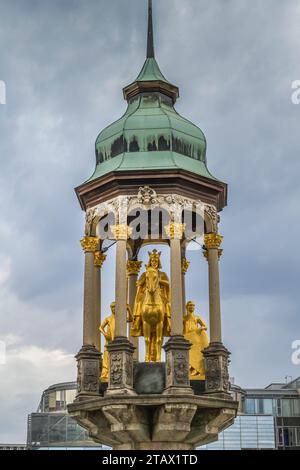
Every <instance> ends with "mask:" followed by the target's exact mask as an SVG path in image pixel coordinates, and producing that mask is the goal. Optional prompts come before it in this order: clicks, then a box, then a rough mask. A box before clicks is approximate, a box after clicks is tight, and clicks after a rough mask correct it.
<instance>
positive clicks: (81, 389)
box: [76, 237, 101, 400]
mask: <svg viewBox="0 0 300 470" xmlns="http://www.w3.org/2000/svg"><path fill="white" fill-rule="evenodd" d="M80 243H81V246H82V248H83V249H84V253H85V265H84V295H83V346H82V348H81V350H80V351H79V353H78V354H77V356H76V359H77V368H78V373H77V392H78V393H77V400H82V399H84V398H86V397H90V396H94V395H98V393H99V376H100V367H101V353H100V352H99V350H97V346H98V344H97V333H98V332H97V329H96V322H95V303H96V300H95V299H96V290H97V277H96V276H95V274H96V273H95V266H94V255H95V252H96V250H97V248H98V246H99V238H98V237H84V238H83V239H82V240H81V241H80Z"/></svg>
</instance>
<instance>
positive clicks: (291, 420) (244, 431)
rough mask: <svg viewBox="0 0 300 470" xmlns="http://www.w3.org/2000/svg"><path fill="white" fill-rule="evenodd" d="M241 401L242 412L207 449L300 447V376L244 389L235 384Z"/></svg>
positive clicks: (240, 408) (236, 394)
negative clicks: (278, 382) (265, 385)
mask: <svg viewBox="0 0 300 470" xmlns="http://www.w3.org/2000/svg"><path fill="white" fill-rule="evenodd" d="M231 392H232V395H233V397H234V399H235V400H237V401H238V402H239V416H238V417H237V418H236V420H235V422H234V424H233V425H232V426H231V427H230V428H228V429H226V430H225V431H224V432H222V433H221V434H220V435H219V439H218V441H216V442H214V443H211V444H208V445H207V446H205V448H206V449H216V450H217V449H219V450H238V449H295V450H300V378H298V379H296V380H293V381H291V382H290V383H288V384H271V385H269V386H268V387H266V388H264V389H244V390H243V389H241V388H240V387H237V386H235V385H232V387H231Z"/></svg>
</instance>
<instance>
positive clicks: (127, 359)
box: [105, 337, 136, 396]
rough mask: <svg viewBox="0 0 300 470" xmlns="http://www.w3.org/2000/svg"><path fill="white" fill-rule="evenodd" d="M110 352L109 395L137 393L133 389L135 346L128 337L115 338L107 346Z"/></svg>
mask: <svg viewBox="0 0 300 470" xmlns="http://www.w3.org/2000/svg"><path fill="white" fill-rule="evenodd" d="M107 349H108V352H109V378H108V388H107V390H106V392H105V395H106V396H109V395H136V393H135V391H134V390H133V353H134V350H135V348H134V346H133V345H132V344H131V343H130V341H129V340H128V339H127V338H126V337H119V338H115V339H114V340H113V341H111V342H110V343H109V344H108V346H107Z"/></svg>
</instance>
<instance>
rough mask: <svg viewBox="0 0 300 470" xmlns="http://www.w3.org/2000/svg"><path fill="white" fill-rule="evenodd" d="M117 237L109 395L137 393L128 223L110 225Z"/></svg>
mask: <svg viewBox="0 0 300 470" xmlns="http://www.w3.org/2000/svg"><path fill="white" fill-rule="evenodd" d="M111 231H112V233H113V237H114V239H115V240H117V243H116V245H117V248H116V285H115V302H116V314H115V315H116V320H115V321H116V327H115V339H114V340H113V341H111V342H110V343H109V344H108V346H107V350H108V352H109V380H108V389H107V392H106V394H108V395H113V394H124V395H126V394H134V392H133V352H134V347H133V346H132V344H131V343H130V341H129V340H128V338H127V296H126V290H127V289H126V283H127V279H126V264H127V263H126V253H127V252H126V247H127V240H128V237H129V235H130V229H129V227H128V226H127V225H114V226H112V227H111Z"/></svg>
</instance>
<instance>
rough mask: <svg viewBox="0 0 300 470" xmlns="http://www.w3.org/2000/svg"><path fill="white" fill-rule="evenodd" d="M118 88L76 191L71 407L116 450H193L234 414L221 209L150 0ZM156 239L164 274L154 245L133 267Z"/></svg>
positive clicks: (219, 191) (221, 186) (221, 192)
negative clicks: (197, 273) (77, 299)
mask: <svg viewBox="0 0 300 470" xmlns="http://www.w3.org/2000/svg"><path fill="white" fill-rule="evenodd" d="M123 92H124V98H125V99H126V100H127V102H128V107H127V110H126V112H125V114H124V116H122V117H121V118H120V119H119V120H118V121H116V122H115V123H113V124H111V125H110V126H108V127H107V128H106V129H104V130H103V131H102V132H101V133H100V134H99V136H98V137H97V140H96V169H95V171H94V173H93V175H92V176H91V178H90V179H89V180H87V181H86V182H85V183H83V184H82V185H80V186H79V187H77V188H76V193H77V196H78V199H79V202H80V205H81V208H82V209H83V210H84V211H85V213H86V223H85V230H84V237H83V238H82V240H81V245H82V248H83V250H84V257H85V267H84V305H83V345H82V348H81V349H80V351H79V352H78V354H77V356H76V359H77V365H78V377H77V383H78V389H77V396H76V399H75V401H74V403H72V404H70V405H69V407H68V411H69V413H70V414H71V415H72V417H73V418H75V419H76V420H77V422H78V423H80V424H81V425H82V426H83V427H85V428H86V429H87V430H88V432H89V435H90V436H91V437H92V438H93V439H94V440H95V441H96V442H99V443H102V444H106V445H108V446H111V447H112V448H113V449H118V450H122V449H136V450H138V449H146V450H152V449H167V450H169V449H170V450H172V449H176V450H191V449H194V448H196V447H198V446H200V445H203V444H205V443H208V442H211V441H214V440H216V439H217V437H218V433H219V432H221V431H222V430H224V429H225V428H226V427H228V426H230V425H231V424H232V423H233V421H234V418H235V416H236V411H237V403H236V402H235V401H233V399H232V397H231V395H230V393H229V374H228V362H229V354H230V353H229V352H228V350H227V349H226V347H225V346H224V345H223V343H222V334H221V309H220V288H219V260H220V257H221V255H222V250H221V243H222V236H221V235H220V234H219V232H218V225H219V215H218V213H219V212H220V211H222V209H223V208H224V207H225V206H226V204H227V185H226V184H225V183H223V182H221V181H219V180H218V179H216V178H215V177H214V176H212V175H211V173H210V172H209V171H208V169H207V160H206V140H205V137H204V135H203V133H202V131H201V130H200V129H199V128H198V127H197V126H196V125H194V124H192V123H191V122H190V121H188V120H186V119H185V118H183V117H182V116H180V115H179V114H178V113H177V112H176V110H175V108H174V106H175V103H176V100H177V99H178V97H179V90H178V88H177V87H176V86H175V85H173V84H171V83H170V82H168V81H167V80H166V78H165V77H164V75H163V74H162V72H161V70H160V68H159V66H158V63H157V61H156V59H155V54H154V40H153V20H152V1H151V0H149V2H148V40H147V57H146V61H145V63H144V65H143V68H142V70H141V72H140V74H139V75H138V77H137V79H136V80H135V81H134V82H133V83H131V84H130V85H128V86H126V87H125V88H124V90H123ZM157 214H159V216H158V218H157ZM142 216H143V217H142ZM141 220H142V222H141ZM154 220H156V222H154ZM137 221H138V222H137ZM201 237H202V240H203V241H202V244H203V247H202V251H200V253H201V254H202V253H203V255H204V256H203V257H202V256H201V257H202V259H203V262H206V261H207V267H208V279H209V293H208V295H209V334H208V333H207V327H206V324H205V323H204V321H203V319H202V318H201V317H200V316H199V315H198V312H197V309H196V306H195V303H194V302H193V301H191V300H189V301H188V302H187V300H186V285H185V276H186V272H187V270H188V269H189V264H190V261H188V260H187V247H188V245H189V243H195V242H197V240H199V239H200V238H201ZM109 241H110V242H109ZM108 242H109V243H110V245H108ZM112 244H114V245H115V253H116V254H115V289H114V291H111V292H107V295H109V296H110V297H111V302H112V303H111V314H110V315H109V316H107V314H106V315H103V316H102V314H101V272H102V270H105V260H106V257H107V256H112V253H113V250H111V249H110V246H111V245H112ZM153 244H155V245H157V247H158V245H166V246H167V247H169V253H170V277H169V276H168V275H167V274H166V272H165V270H166V263H167V259H165V258H166V256H165V255H162V253H161V252H160V251H159V250H158V249H156V248H155V249H152V250H151V251H149V252H148V261H147V263H146V264H145V266H144V268H143V272H142V273H141V275H140V271H141V269H142V262H141V260H139V253H140V250H141V248H142V247H145V246H146V245H153ZM197 256H198V258H197ZM195 259H197V261H196V262H197V263H200V262H201V259H200V256H199V251H196V252H194V255H193V262H195ZM205 260H206V261H205ZM199 283H200V281H199ZM199 288H200V285H199ZM105 317H106V318H105ZM101 336H103V338H104V340H105V344H104V347H103V349H102V348H101ZM139 338H141V339H140V341H144V345H145V354H142V351H139ZM102 351H103V353H102Z"/></svg>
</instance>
